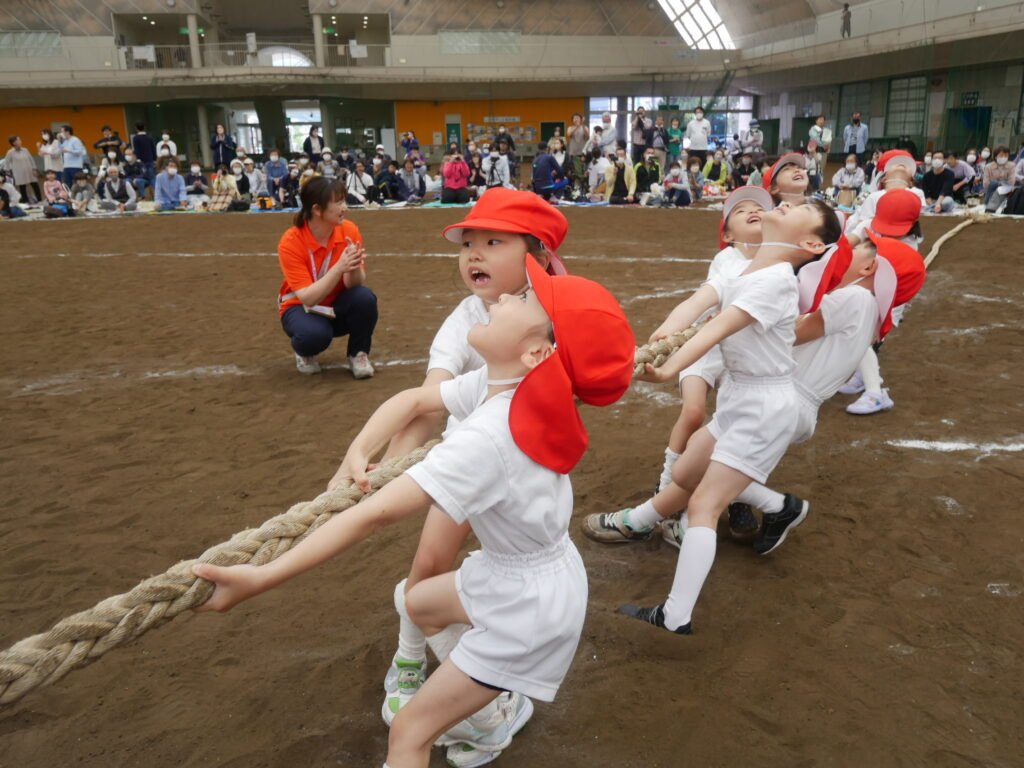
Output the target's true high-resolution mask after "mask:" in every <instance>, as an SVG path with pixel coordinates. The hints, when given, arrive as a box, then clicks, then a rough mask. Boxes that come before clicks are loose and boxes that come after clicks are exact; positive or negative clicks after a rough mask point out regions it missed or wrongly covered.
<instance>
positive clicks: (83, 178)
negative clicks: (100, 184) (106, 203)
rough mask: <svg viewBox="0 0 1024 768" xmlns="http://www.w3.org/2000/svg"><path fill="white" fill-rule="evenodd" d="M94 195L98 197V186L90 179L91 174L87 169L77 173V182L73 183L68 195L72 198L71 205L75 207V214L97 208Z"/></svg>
mask: <svg viewBox="0 0 1024 768" xmlns="http://www.w3.org/2000/svg"><path fill="white" fill-rule="evenodd" d="M94 197H96V188H95V187H93V185H92V182H90V181H89V175H88V174H87V173H86V172H85V171H79V172H78V173H76V174H75V183H74V184H72V185H71V189H70V190H69V195H68V199H70V200H71V205H72V206H73V207H74V209H75V215H80V214H85V213H89V211H90V210H95V208H96V205H95V204H94V203H93V198H94Z"/></svg>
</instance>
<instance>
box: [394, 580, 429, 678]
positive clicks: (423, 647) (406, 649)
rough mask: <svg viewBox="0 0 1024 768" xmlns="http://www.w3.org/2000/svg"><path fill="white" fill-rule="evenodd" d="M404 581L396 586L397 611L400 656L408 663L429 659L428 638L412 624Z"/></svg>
mask: <svg viewBox="0 0 1024 768" xmlns="http://www.w3.org/2000/svg"><path fill="white" fill-rule="evenodd" d="M406 581H408V579H402V580H401V581H400V582H398V584H396V585H395V610H396V611H398V655H399V656H401V657H402V658H403V659H406V660H408V661H421V660H423V659H425V658H427V636H426V635H424V634H423V630H422V629H420V628H419V627H417V626H416V625H415V624H413V623H412V619H410V618H409V612H408V611H407V610H405V583H406Z"/></svg>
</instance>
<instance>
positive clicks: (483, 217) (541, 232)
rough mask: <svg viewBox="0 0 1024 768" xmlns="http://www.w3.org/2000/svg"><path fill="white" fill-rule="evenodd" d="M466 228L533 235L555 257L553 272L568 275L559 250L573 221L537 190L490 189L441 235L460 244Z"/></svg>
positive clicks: (550, 269)
mask: <svg viewBox="0 0 1024 768" xmlns="http://www.w3.org/2000/svg"><path fill="white" fill-rule="evenodd" d="M463 229H493V230H494V231H495V232H514V233H516V234H519V235H533V236H534V237H536V238H537V239H538V240H540V241H541V243H543V244H544V249H545V250H546V251H547V252H548V255H549V256H550V257H551V261H550V266H549V267H548V271H549V272H550V273H551V274H553V275H564V274H567V270H566V268H565V265H564V264H563V263H562V260H561V259H560V258H558V252H557V251H558V248H559V247H561V245H562V242H563V241H564V240H565V236H566V234H567V233H568V231H569V222H567V221H566V220H565V216H563V215H562V212H561V211H559V210H558V209H557V208H555V207H554V206H553V205H551V203H549V202H547V201H545V200H543V199H542V198H541V197H540V196H538V195H535V194H534V193H533V192H520V191H519V190H515V189H506V188H504V187H495V188H493V189H489V190H487V192H486V193H485V194H484V196H483V197H481V198H480V201H479V202H478V203H477V204H476V205H474V206H473V210H471V211H470V212H469V215H468V216H466V218H465V219H463V220H462V221H460V222H459V223H458V224H450V225H448V226H447V227H445V228H444V230H443V231H442V232H441V234H442V235H443V236H444V238H445V240H448V241H450V242H453V243H458V242H461V241H462V230H463ZM534 255H537V254H534Z"/></svg>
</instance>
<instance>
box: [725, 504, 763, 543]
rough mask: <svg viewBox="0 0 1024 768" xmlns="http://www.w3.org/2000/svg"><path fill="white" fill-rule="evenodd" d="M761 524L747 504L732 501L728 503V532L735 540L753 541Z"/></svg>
mask: <svg viewBox="0 0 1024 768" xmlns="http://www.w3.org/2000/svg"><path fill="white" fill-rule="evenodd" d="M760 528H761V524H760V523H759V522H758V521H757V517H755V516H754V510H753V509H752V508H751V506H750V505H749V504H743V503H742V502H738V501H737V502H733V503H732V504H730V505H729V534H730V535H731V536H732V537H733V539H734V540H736V541H753V540H754V537H755V536H757V532H758V530H759V529H760Z"/></svg>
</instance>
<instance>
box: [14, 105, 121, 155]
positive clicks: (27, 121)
mask: <svg viewBox="0 0 1024 768" xmlns="http://www.w3.org/2000/svg"><path fill="white" fill-rule="evenodd" d="M65 123H66V124H68V125H70V126H71V127H72V128H74V129H75V136H77V137H78V138H80V139H81V140H82V141H83V143H84V144H85V146H86V147H87V148H88V149H89V151H90V152H92V144H93V142H94V141H96V140H98V139H99V138H100V136H102V135H103V134H102V132H101V131H100V128H102V127H103V126H104V125H109V126H110V127H111V128H113V129H114V130H115V131H117V132H118V133H120V134H121V138H126V137H128V136H129V135H130V134H129V133H128V127H127V126H126V125H125V117H124V107H122V106H120V105H116V104H101V105H97V106H93V107H78V108H77V110H73V109H72V108H71V107H16V108H12V109H2V110H0V137H2V138H3V151H5V152H6V151H7V137H8V136H21V143H22V144H23V145H24V146H25V148H26V149H27V150H29V151H30V152H32V153H33V154H34V153H35V150H36V142H37V141H39V132H40V131H41V130H43V128H54V129H56V128H58V127H60V126H61V125H64V124H65Z"/></svg>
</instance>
